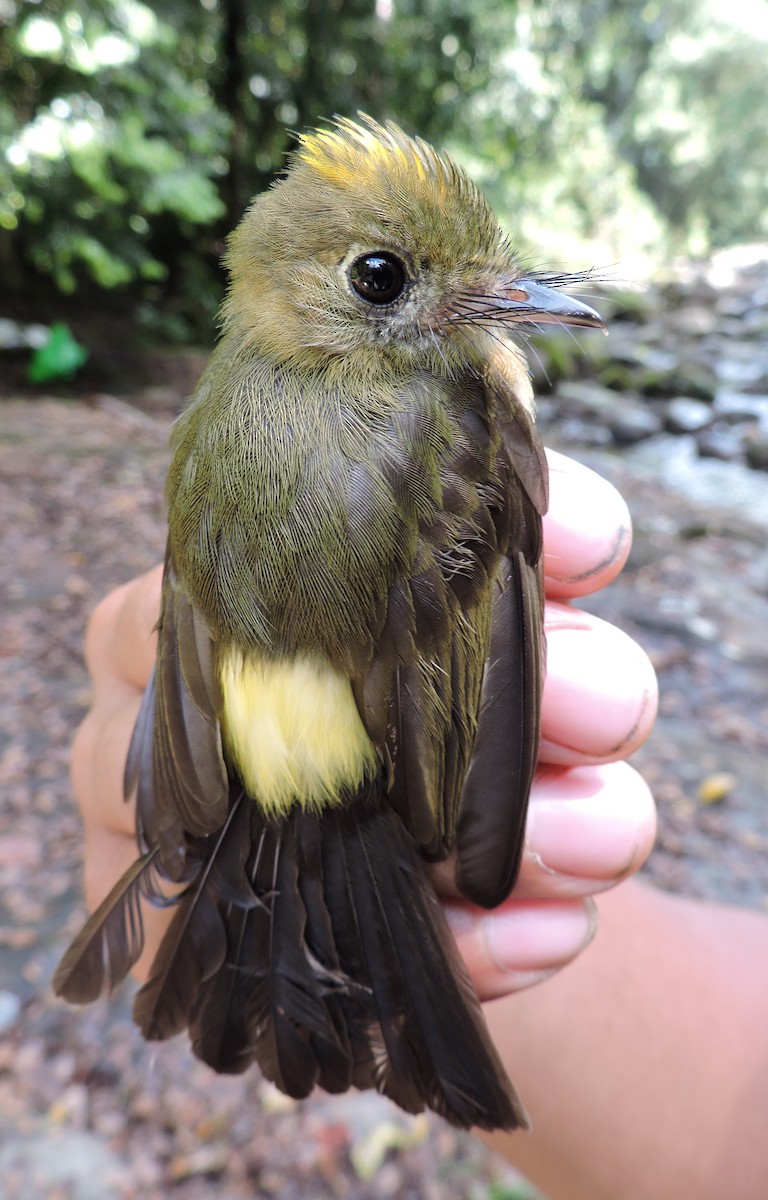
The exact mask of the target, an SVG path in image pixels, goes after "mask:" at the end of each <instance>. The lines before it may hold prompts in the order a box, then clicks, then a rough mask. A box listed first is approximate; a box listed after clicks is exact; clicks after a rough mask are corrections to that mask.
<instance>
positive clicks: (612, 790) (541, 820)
mask: <svg viewBox="0 0 768 1200" xmlns="http://www.w3.org/2000/svg"><path fill="white" fill-rule="evenodd" d="M608 771H610V772H611V776H610V779H607V778H606V777H607V772H608ZM619 771H621V772H622V774H625V775H626V779H625V780H624V782H623V785H622V786H621V803H620V804H618V803H617V783H616V779H615V776H616V773H617V772H619ZM653 821H654V809H653V804H652V802H650V801H649V795H648V789H647V786H646V785H645V784H644V783H643V781H642V779H641V778H640V776H638V775H637V774H636V773H635V772H634V771H632V770H631V768H629V767H628V766H626V764H624V763H614V764H612V765H611V766H610V767H605V768H601V767H574V768H572V769H571V770H565V771H564V770H562V769H560V768H557V767H544V768H540V769H539V772H538V773H537V777H536V783H535V791H534V793H533V794H532V796H531V805H530V808H529V811H528V824H527V830H526V855H527V857H528V858H529V859H530V858H533V859H534V860H536V862H537V863H538V864H539V865H540V867H541V869H543V870H545V871H547V872H550V873H555V874H557V875H561V876H568V877H570V878H578V879H579V880H580V881H581V882H582V884H583V882H584V881H585V880H590V881H591V882H593V883H594V884H595V886H600V884H601V883H602V885H603V886H609V885H610V884H613V883H615V882H616V881H617V880H619V879H621V878H622V877H623V876H625V875H627V874H629V872H630V871H631V870H632V869H633V867H634V866H635V863H636V860H637V857H638V854H639V853H640V851H641V846H642V847H643V848H645V847H646V846H647V845H648V844H649V842H650V840H651V839H652V836H653V829H652V825H653ZM643 852H644V853H645V852H646V851H645V849H644V850H643Z"/></svg>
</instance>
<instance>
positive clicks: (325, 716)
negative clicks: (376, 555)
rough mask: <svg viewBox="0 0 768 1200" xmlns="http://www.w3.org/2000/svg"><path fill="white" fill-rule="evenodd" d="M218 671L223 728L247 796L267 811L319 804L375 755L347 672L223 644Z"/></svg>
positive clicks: (365, 770) (354, 783) (332, 798)
mask: <svg viewBox="0 0 768 1200" xmlns="http://www.w3.org/2000/svg"><path fill="white" fill-rule="evenodd" d="M219 678H220V682H221V689H222V694H223V698H224V712H223V717H222V733H223V736H224V744H225V746H226V748H227V751H228V752H229V754H230V755H231V757H232V759H233V760H234V763H235V766H236V767H237V770H238V772H239V774H240V777H241V779H242V781H243V784H244V785H245V789H246V791H247V792H248V794H249V796H250V797H251V799H252V800H254V801H255V802H256V803H257V804H258V805H259V807H260V808H262V809H263V810H264V811H265V812H266V813H267V814H268V815H270V816H282V815H284V814H285V813H287V812H288V811H289V809H291V808H292V807H293V806H294V805H296V804H298V805H300V806H301V807H302V808H305V809H310V810H313V811H318V810H320V809H323V808H326V807H328V806H332V805H338V804H340V803H341V797H342V793H343V792H345V791H348V790H354V789H357V788H359V787H360V786H361V785H362V784H363V782H364V781H365V779H366V778H370V777H371V776H372V775H373V774H374V773H375V770H376V767H377V763H378V759H377V756H376V751H375V750H374V748H373V744H372V742H371V740H370V738H369V737H368V734H367V733H366V731H365V728H364V726H363V723H362V721H361V720H360V715H359V713H358V711H357V705H356V704H355V698H354V696H353V694H352V685H351V684H350V681H349V679H348V678H347V677H346V676H345V675H343V674H341V673H340V672H338V671H336V670H334V668H333V667H331V666H330V664H329V663H327V662H325V661H323V660H322V659H315V658H309V657H300V658H295V659H286V660H282V661H277V662H273V661H269V660H267V659H261V658H252V657H246V656H245V655H244V654H243V653H242V652H241V651H240V650H235V649H233V650H230V651H228V652H227V653H226V654H225V656H224V657H223V659H222V661H221V665H220V668H219Z"/></svg>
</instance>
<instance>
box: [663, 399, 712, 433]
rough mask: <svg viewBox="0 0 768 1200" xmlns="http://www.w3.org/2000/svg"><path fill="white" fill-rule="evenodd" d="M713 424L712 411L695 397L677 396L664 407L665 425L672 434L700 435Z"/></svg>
mask: <svg viewBox="0 0 768 1200" xmlns="http://www.w3.org/2000/svg"><path fill="white" fill-rule="evenodd" d="M711 422H712V409H711V408H710V407H709V405H708V404H705V403H704V402H703V401H702V400H694V398H693V396H675V397H674V399H672V400H670V401H669V402H668V403H667V404H665V406H664V424H665V426H666V428H667V429H669V430H670V432H671V433H698V432H699V430H700V429H705V428H706V427H707V425H709V424H711Z"/></svg>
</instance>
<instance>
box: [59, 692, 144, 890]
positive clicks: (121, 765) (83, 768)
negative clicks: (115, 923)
mask: <svg viewBox="0 0 768 1200" xmlns="http://www.w3.org/2000/svg"><path fill="white" fill-rule="evenodd" d="M140 703H141V694H140V692H138V691H137V690H136V689H135V688H131V687H126V686H120V685H119V684H114V685H113V687H112V688H110V689H106V688H104V689H103V691H102V695H101V699H100V700H99V702H98V704H97V705H96V706H95V707H94V708H92V709H91V711H90V712H89V713H88V714H87V716H86V717H85V720H84V721H83V723H82V724H81V726H80V728H79V729H78V731H77V733H76V734H75V739H74V742H73V745H72V759H71V765H70V774H71V778H72V790H73V792H74V795H75V799H76V800H77V803H78V806H79V808H80V813H81V816H82V818H83V821H84V822H85V825H86V832H87V831H88V829H89V828H90V827H91V826H97V825H98V826H102V827H104V828H105V829H108V830H109V831H110V832H112V833H118V834H122V835H123V836H125V837H129V838H130V840H131V843H132V846H133V855H134V858H135V857H136V853H137V851H136V837H135V832H134V806H133V804H132V803H130V802H127V801H126V800H125V799H124V796H123V771H124V769H125V760H126V757H127V755H128V745H129V743H130V740H131V733H132V732H133V726H134V724H135V722H136V717H137V716H138V712H139V705H140ZM113 882H114V880H113Z"/></svg>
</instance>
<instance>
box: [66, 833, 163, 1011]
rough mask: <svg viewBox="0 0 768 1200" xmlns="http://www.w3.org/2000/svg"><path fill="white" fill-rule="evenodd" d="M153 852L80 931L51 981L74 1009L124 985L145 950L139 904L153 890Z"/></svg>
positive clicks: (123, 879)
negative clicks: (74, 1005) (73, 1005)
mask: <svg viewBox="0 0 768 1200" xmlns="http://www.w3.org/2000/svg"><path fill="white" fill-rule="evenodd" d="M154 865H155V851H149V853H147V854H144V855H142V857H141V858H137V859H136V862H135V863H132V865H131V866H130V867H129V868H128V870H127V871H126V872H125V874H124V875H123V876H121V878H120V879H119V880H118V881H117V883H116V884H115V886H114V887H113V888H112V891H111V892H110V893H109V895H108V896H106V897H105V898H104V900H102V902H101V904H100V905H99V907H98V908H97V909H96V911H95V912H94V913H93V914H92V915H91V917H90V918H89V920H88V921H87V922H86V924H85V925H84V926H83V928H82V929H81V930H80V932H79V934H78V935H77V937H76V938H75V940H74V941H73V942H72V945H71V946H70V947H69V949H68V950H67V952H66V954H65V955H64V957H63V958H62V960H61V962H60V963H59V966H58V968H57V970H56V974H55V975H54V977H53V990H54V992H56V994H57V995H58V996H63V998H64V999H65V1000H69V1002H70V1003H71V1004H90V1002H91V1001H92V1000H96V999H97V998H98V997H99V996H101V995H102V993H104V992H112V991H114V989H115V988H116V987H117V986H118V985H119V984H121V983H122V982H123V980H124V979H125V977H126V975H127V974H128V972H129V971H130V970H131V968H132V967H133V966H134V965H135V964H136V962H137V961H138V959H139V956H140V955H141V952H142V950H143V949H144V922H143V921H142V917H141V907H140V900H141V897H142V896H143V895H145V896H146V895H148V894H150V893H151V892H152V891H153V887H152V882H151V872H152V868H153V866H154Z"/></svg>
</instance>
